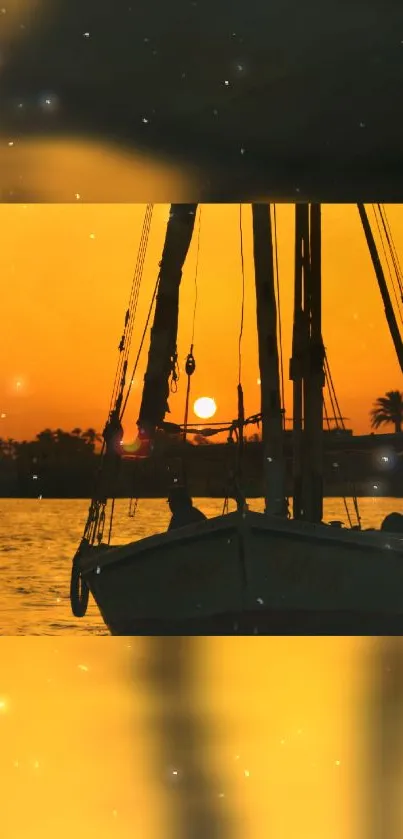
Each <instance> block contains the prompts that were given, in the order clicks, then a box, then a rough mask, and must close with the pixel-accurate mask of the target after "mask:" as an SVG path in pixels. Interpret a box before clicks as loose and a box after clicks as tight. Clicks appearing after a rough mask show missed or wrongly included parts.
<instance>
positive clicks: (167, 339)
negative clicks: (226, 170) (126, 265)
mask: <svg viewBox="0 0 403 839" xmlns="http://www.w3.org/2000/svg"><path fill="white" fill-rule="evenodd" d="M196 209H197V204H172V205H171V209H170V213H169V220H168V225H167V232H166V236H165V243H164V249H163V252H162V259H161V262H160V273H159V285H158V294H157V299H156V305H155V314H154V322H153V326H152V329H151V342H150V349H149V353H148V363H147V370H146V373H145V376H144V386H143V396H142V401H141V407H140V413H139V418H138V420H137V425H138V427H139V433H140V435H144V436H145V437H153V435H154V433H155V430H156V428H157V427H158V425H159V424H160V423H161V422H162V421H163V419H164V417H165V414H166V412H167V411H169V407H168V396H169V378H170V376H171V374H172V372H173V369H174V365H175V359H176V341H177V333H178V314H179V287H180V282H181V279H182V271H183V266H184V263H185V259H186V256H187V252H188V250H189V246H190V242H191V240H192V234H193V229H194V224H195V218H196Z"/></svg>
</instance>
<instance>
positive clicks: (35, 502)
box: [0, 498, 403, 635]
mask: <svg viewBox="0 0 403 839" xmlns="http://www.w3.org/2000/svg"><path fill="white" fill-rule="evenodd" d="M195 503H196V505H197V506H198V507H199V508H200V509H201V510H203V512H204V513H206V515H207V516H214V515H217V514H219V513H221V511H222V506H223V501H222V500H221V499H207V498H205V499H196V501H195ZM359 503H360V511H361V516H362V524H363V527H378V526H379V524H380V523H381V521H382V519H383V518H384V516H385V515H386V514H387V513H388V512H390V511H391V510H397V511H399V512H403V500H402V499H395V498H389V499H388V498H382V499H380V498H376V499H372V498H363V499H360V502H359ZM250 506H251V509H257V510H262V509H263V501H261V500H259V499H258V500H256V501H251V504H250ZM351 506H352V505H351V504H350V507H351ZM87 510H88V501H83V500H50V499H30V500H26V499H0V546H1V547H0V574H1V581H2V585H1V590H0V621H1V628H0V635H72V634H75V635H76V634H80V635H105V634H108V633H107V631H106V629H105V627H104V624H103V622H102V619H101V617H100V615H99V613H98V610H97V608H96V606H95V604H94V602H93V601H92V600H90V604H89V608H88V612H87V615H86V617H85V618H83V619H81V620H79V619H76V618H74V617H73V616H72V614H71V610H70V602H69V585H70V582H69V580H70V567H71V560H72V557H73V555H74V553H75V550H76V548H77V546H78V544H79V542H80V539H81V536H82V533H83V527H84V523H85V519H86V515H87ZM128 512H129V502H128V501H119V502H117V510H116V517H115V520H116V524H115V528H114V533H113V538H112V542H114V543H122V542H123V543H125V542H128V541H132V540H134V539H141V538H143V537H145V536H150V535H152V534H153V533H159V532H162V531H164V530H165V529H166V527H167V525H168V522H169V518H170V513H169V509H168V506H167V503H166V501H165V500H161V499H153V500H142V501H140V502H139V505H138V509H137V513H136V516H135V518H130V517H129V515H128ZM332 519H340V520H342V521H346V513H345V509H344V506H343V502H342V499H337V498H332V499H326V500H325V520H327V521H329V520H332Z"/></svg>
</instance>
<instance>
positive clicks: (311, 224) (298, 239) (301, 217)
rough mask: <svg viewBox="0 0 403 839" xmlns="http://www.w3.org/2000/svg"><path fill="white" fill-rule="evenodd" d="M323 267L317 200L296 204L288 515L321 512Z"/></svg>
mask: <svg viewBox="0 0 403 839" xmlns="http://www.w3.org/2000/svg"><path fill="white" fill-rule="evenodd" d="M321 289H322V271H321V207H320V204H297V205H296V207H295V281H294V327H293V343H292V358H291V362H290V379H291V380H292V382H293V480H294V493H293V515H294V518H295V519H306V520H308V521H312V522H320V521H322V517H323V387H324V379H325V377H324V356H325V351H324V346H323V340H322V294H321Z"/></svg>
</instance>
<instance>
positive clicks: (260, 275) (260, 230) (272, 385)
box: [252, 204, 287, 516]
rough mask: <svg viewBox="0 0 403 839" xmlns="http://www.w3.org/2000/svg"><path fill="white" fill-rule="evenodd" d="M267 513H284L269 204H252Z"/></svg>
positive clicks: (275, 308) (282, 455)
mask: <svg viewBox="0 0 403 839" xmlns="http://www.w3.org/2000/svg"><path fill="white" fill-rule="evenodd" d="M252 219H253V254H254V265H255V284H256V309H257V330H258V345H259V368H260V381H261V412H262V417H263V418H262V437H263V456H264V479H265V502H266V512H267V513H269V514H271V515H280V516H285V515H286V514H287V505H286V503H285V498H286V473H285V459H284V450H283V442H284V435H283V416H282V410H281V398H280V372H279V355H278V341H277V305H276V294H275V282H274V262H273V237H272V226H271V216H270V204H252Z"/></svg>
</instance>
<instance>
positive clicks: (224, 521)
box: [80, 510, 403, 574]
mask: <svg viewBox="0 0 403 839" xmlns="http://www.w3.org/2000/svg"><path fill="white" fill-rule="evenodd" d="M253 530H258V531H267V530H271V531H273V535H276V534H279V535H284V536H286V537H288V538H291V539H293V538H303V539H304V540H309V539H312V538H314V539H315V541H316V542H322V543H329V542H330V543H332V544H340V543H342V544H346V543H347V544H348V545H349V546H350V547H351V548H353V549H354V548H357V549H358V548H362V547H365V548H368V550H378V551H379V550H382V551H385V552H386V551H387V552H388V554H392V555H397V556H399V555H401V556H402V561H403V537H400V536H399V535H398V534H393V533H387V532H386V531H381V530H378V531H375V530H374V531H371V530H370V531H362V530H351V529H349V528H336V527H331V526H329V525H326V524H314V523H312V522H304V521H299V520H298V521H297V520H295V519H291V520H290V519H283V518H280V517H278V516H268V515H267V514H266V513H260V512H255V511H251V510H249V511H248V512H247V513H246V514H242V515H240V514H239V513H238V512H237V511H235V512H232V513H227V514H226V515H225V516H214V517H213V518H210V519H207V520H206V521H202V522H197V523H192V524H189V525H187V526H184V527H181V528H178V529H175V530H171V531H165V532H162V533H155V534H153V535H151V536H146V537H144V538H143V539H137V540H134V541H133V542H129V543H127V544H125V545H113V546H109V545H104V544H101V545H99V546H98V545H97V546H89V547H88V548H87V550H86V551H85V552H83V554H82V556H81V558H80V565H81V568H82V571H83V573H84V574H86V573H87V574H88V573H93V572H94V570H95V568H96V567H99V568H108V567H111V566H113V565H115V564H117V563H119V564H120V563H121V562H126V561H128V560H129V561H130V560H134V559H140V558H142V557H143V556H144V555H145V554H147V553H149V552H150V551H152V550H153V549H163V548H164V547H165V546H169V547H170V546H172V545H175V543H180V544H183V543H184V542H193V541H194V539H195V537H197V536H206V537H208V536H210V535H214V533H216V532H217V531H218V532H221V533H225V532H226V531H227V532H228V531H230V532H233V533H234V535H235V534H237V535H240V536H242V533H245V531H246V532H247V531H253Z"/></svg>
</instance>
